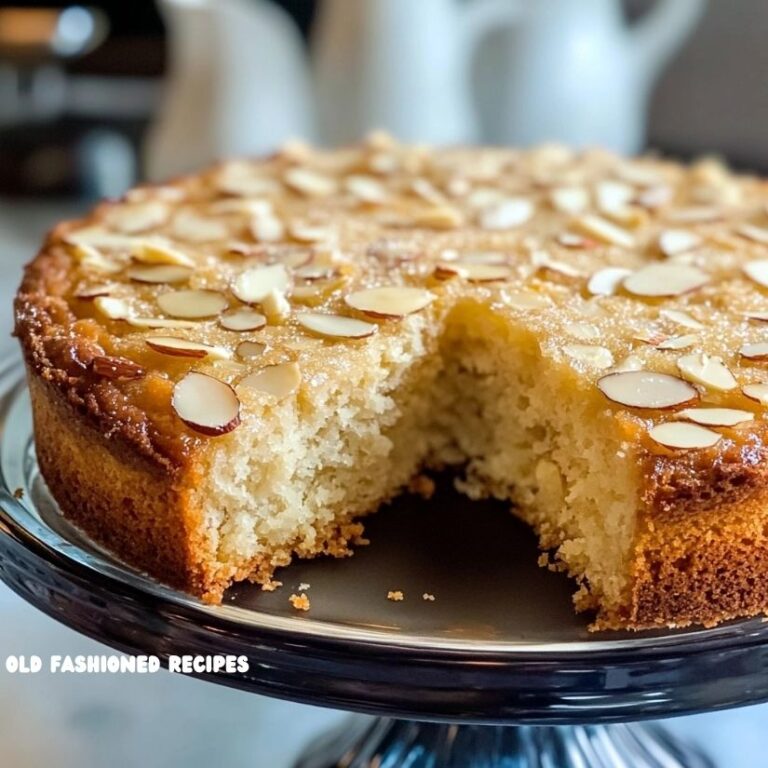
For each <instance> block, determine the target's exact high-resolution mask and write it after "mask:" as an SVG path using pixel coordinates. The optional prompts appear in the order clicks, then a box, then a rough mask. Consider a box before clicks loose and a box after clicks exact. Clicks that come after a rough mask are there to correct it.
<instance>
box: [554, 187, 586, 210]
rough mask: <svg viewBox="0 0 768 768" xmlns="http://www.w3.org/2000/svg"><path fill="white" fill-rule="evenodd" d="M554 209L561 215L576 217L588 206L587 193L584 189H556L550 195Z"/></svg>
mask: <svg viewBox="0 0 768 768" xmlns="http://www.w3.org/2000/svg"><path fill="white" fill-rule="evenodd" d="M550 199H551V200H552V205H553V206H554V208H555V209H556V210H558V211H560V212H561V213H570V214H571V215H576V214H579V213H582V212H583V211H585V210H586V209H587V207H588V206H589V193H588V192H587V190H586V189H585V188H584V187H558V188H556V189H553V190H552V192H551V193H550Z"/></svg>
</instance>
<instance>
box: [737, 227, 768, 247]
mask: <svg viewBox="0 0 768 768" xmlns="http://www.w3.org/2000/svg"><path fill="white" fill-rule="evenodd" d="M736 233H737V234H739V235H741V236H742V237H746V238H747V240H752V241H753V242H755V243H760V245H768V229H766V228H765V227H756V226H755V225H754V224H742V225H741V226H740V227H737V228H736Z"/></svg>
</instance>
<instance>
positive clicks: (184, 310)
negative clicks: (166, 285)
mask: <svg viewBox="0 0 768 768" xmlns="http://www.w3.org/2000/svg"><path fill="white" fill-rule="evenodd" d="M157 306H158V307H160V309H161V310H162V311H163V312H165V314H166V315H170V316H171V317H179V318H181V319H183V320H194V319H197V318H201V317H214V316H215V315H219V314H221V313H222V312H223V311H224V310H225V309H226V308H227V307H228V306H229V302H228V301H227V298H226V296H224V295H223V294H221V293H219V292H218V291H203V290H197V291H169V292H168V293H161V294H160V295H159V296H158V297H157Z"/></svg>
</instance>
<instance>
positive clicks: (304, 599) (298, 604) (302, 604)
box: [288, 594, 309, 611]
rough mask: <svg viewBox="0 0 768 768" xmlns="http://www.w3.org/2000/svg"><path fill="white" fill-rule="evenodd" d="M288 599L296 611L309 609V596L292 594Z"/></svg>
mask: <svg viewBox="0 0 768 768" xmlns="http://www.w3.org/2000/svg"><path fill="white" fill-rule="evenodd" d="M288 601H289V602H290V604H291V605H292V606H293V607H294V608H295V609H296V610H297V611H308V610H309V597H308V596H307V595H297V594H293V595H291V596H290V597H289V598H288Z"/></svg>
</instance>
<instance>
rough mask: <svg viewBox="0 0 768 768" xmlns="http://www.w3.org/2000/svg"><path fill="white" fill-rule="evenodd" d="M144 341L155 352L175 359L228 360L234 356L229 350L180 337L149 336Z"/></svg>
mask: <svg viewBox="0 0 768 768" xmlns="http://www.w3.org/2000/svg"><path fill="white" fill-rule="evenodd" d="M144 341H145V342H146V344H147V346H148V347H150V348H152V349H154V350H155V352H161V353H162V354H164V355H171V356H173V357H194V358H198V359H202V358H204V357H210V358H213V359H219V360H226V359H227V358H229V357H231V356H232V355H231V354H230V352H229V350H227V349H224V347H214V346H212V345H210V344H201V343H200V342H197V341H189V340H188V339H180V338H179V337H178V336H147V337H146V338H145V339H144Z"/></svg>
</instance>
